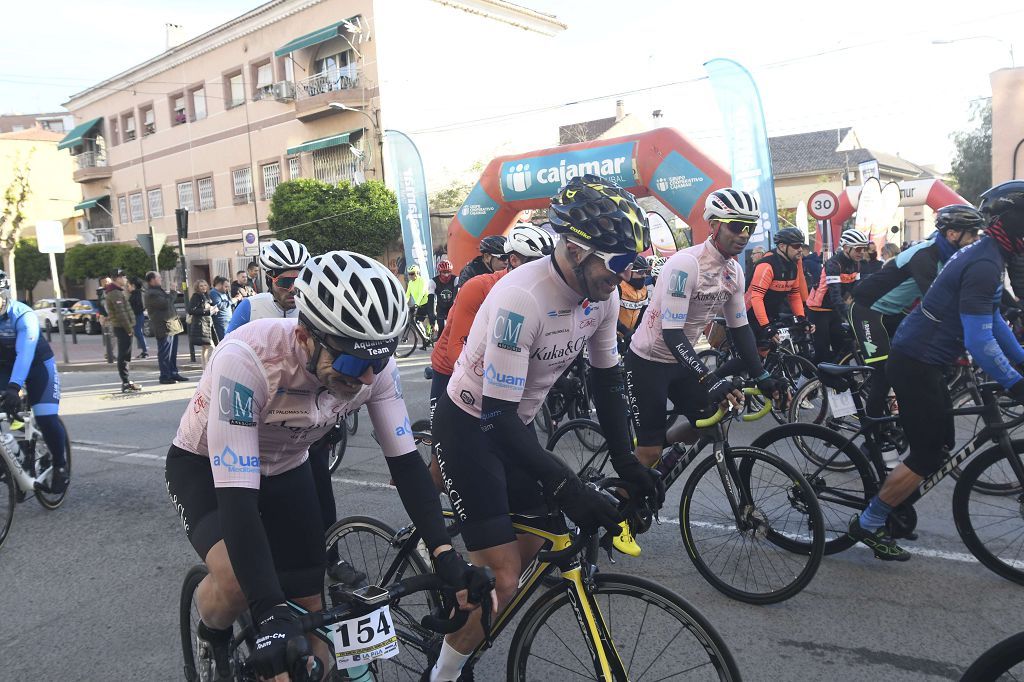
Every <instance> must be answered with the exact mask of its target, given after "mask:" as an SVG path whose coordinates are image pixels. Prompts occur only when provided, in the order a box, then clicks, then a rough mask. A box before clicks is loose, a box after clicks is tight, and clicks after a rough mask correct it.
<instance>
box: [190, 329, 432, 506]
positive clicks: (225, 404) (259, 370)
mask: <svg viewBox="0 0 1024 682" xmlns="http://www.w3.org/2000/svg"><path fill="white" fill-rule="evenodd" d="M296 325H297V321H296V320H294V319H280V318H269V319H263V320H255V321H253V322H250V323H249V324H246V325H245V326H243V327H239V328H238V329H236V330H235V331H233V332H231V335H230V336H229V337H227V338H225V339H224V341H223V342H222V343H221V344H220V345H219V346H217V350H216V351H214V353H213V357H212V358H211V359H210V364H209V365H208V366H207V368H206V370H205V371H204V372H203V376H202V378H201V379H200V380H199V386H197V387H196V392H195V395H193V396H192V400H191V401H190V402H189V405H188V407H187V408H186V410H185V414H184V415H182V417H181V422H180V423H179V424H178V433H177V435H176V436H175V437H174V444H175V445H176V446H178V447H179V448H181V449H183V450H187V451H189V452H193V453H195V454H197V455H203V456H206V457H210V460H211V466H212V467H213V482H214V485H215V486H216V487H235V488H253V489H258V488H259V487H260V476H261V475H263V476H274V475H276V474H281V473H284V472H286V471H290V470H291V469H294V468H295V467H297V466H299V465H300V464H302V463H303V462H305V461H306V457H307V456H308V454H309V446H310V445H312V444H313V443H315V442H316V441H317V440H319V439H320V438H321V437H322V436H323V435H324V434H326V433H327V432H328V430H330V429H331V427H333V426H334V425H335V424H338V423H340V422H341V421H342V420H343V419H344V418H345V415H347V414H348V413H350V412H355V411H356V410H358V409H359V407H360V406H362V405H364V404H365V405H366V406H367V411H368V412H369V413H370V421H371V422H372V423H373V428H374V432H375V433H376V436H377V440H378V441H379V442H380V447H381V450H383V452H384V455H385V456H387V457H397V456H399V455H404V454H406V453H409V452H414V451H415V450H416V445H415V443H414V442H413V439H412V428H411V426H410V424H409V414H408V411H407V410H406V407H405V402H404V401H403V400H402V384H401V379H400V378H399V374H398V366H397V365H396V364H395V361H394V360H391V361H390V362H389V363H388V364H387V366H386V367H385V368H384V371H382V372H381V373H380V374H378V375H376V376H375V377H374V381H373V384H371V385H369V386H363V387H362V388H361V389H360V391H359V392H358V393H356V394H355V395H354V396H353V397H352V398H351V399H350V400H348V401H342V400H339V399H338V398H336V397H335V396H334V395H333V394H332V393H330V392H329V391H328V390H327V389H326V388H325V387H324V386H323V385H322V384H321V383H320V381H319V380H318V379H317V378H316V377H315V376H313V375H312V374H310V373H309V372H308V371H307V370H306V364H307V363H308V362H309V354H308V353H307V352H306V349H305V348H303V347H302V346H300V345H299V342H298V340H297V339H296V338H295V327H296ZM211 406H212V407H211Z"/></svg>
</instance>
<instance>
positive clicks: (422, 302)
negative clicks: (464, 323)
mask: <svg viewBox="0 0 1024 682" xmlns="http://www.w3.org/2000/svg"><path fill="white" fill-rule="evenodd" d="M407 274H408V276H409V281H408V282H407V283H406V285H405V294H406V298H407V300H408V302H409V307H410V308H415V309H416V321H417V322H422V321H423V320H427V326H426V332H427V341H430V340H431V336H432V335H433V333H434V332H433V326H434V321H435V320H436V319H437V318H435V317H434V294H432V293H431V292H430V286H429V285H430V282H429V280H426V279H424V278H422V277H420V268H419V266H418V265H411V266H409V269H408V271H407Z"/></svg>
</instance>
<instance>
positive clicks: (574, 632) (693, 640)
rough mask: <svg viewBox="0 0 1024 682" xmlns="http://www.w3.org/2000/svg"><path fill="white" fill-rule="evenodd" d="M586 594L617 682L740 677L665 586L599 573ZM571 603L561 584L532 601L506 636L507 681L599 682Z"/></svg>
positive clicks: (702, 623)
mask: <svg viewBox="0 0 1024 682" xmlns="http://www.w3.org/2000/svg"><path fill="white" fill-rule="evenodd" d="M590 594H591V600H590V602H591V604H592V606H594V607H595V612H596V615H598V616H599V617H600V622H601V624H603V626H604V628H602V629H603V630H604V632H603V633H602V639H604V641H605V646H606V647H607V646H608V644H609V643H614V646H615V652H616V653H617V654H618V660H619V661H621V662H622V668H624V671H622V670H620V671H619V674H618V675H616V676H615V680H616V682H620V681H621V682H624V681H625V680H626V679H629V680H666V679H671V680H739V679H740V673H739V669H738V668H737V667H736V662H735V661H734V660H733V657H732V653H730V652H729V648H728V647H727V646H726V644H725V642H724V641H723V640H722V637H721V635H719V634H718V632H716V631H715V629H714V628H713V627H712V626H711V624H710V623H708V621H707V619H706V618H704V616H702V615H701V614H700V612H699V611H697V609H695V608H694V607H693V606H691V605H690V604H688V603H687V602H686V601H685V600H684V599H683V598H682V597H680V596H679V595H677V594H676V593H674V592H672V591H671V590H668V589H666V588H664V587H662V586H661V585H658V584H657V583H654V582H652V581H650V580H645V579H644V578H638V577H635V576H631V575H619V574H615V573H598V574H596V575H594V576H593V587H592V589H591V592H590ZM572 601H573V600H570V598H569V592H568V591H567V590H566V589H565V587H563V586H561V585H560V586H558V587H554V588H552V589H550V590H548V591H547V592H545V593H544V594H542V595H541V596H540V597H538V598H537V601H536V602H534V604H533V605H532V606H531V607H530V610H529V611H527V612H526V614H525V615H524V616H523V620H522V621H521V622H520V624H519V627H517V628H516V632H515V635H514V636H513V638H512V643H511V645H510V646H509V652H508V666H507V668H508V672H507V678H506V679H508V680H510V681H515V682H525V681H526V680H530V681H531V682H532V681H533V680H546V679H553V678H552V675H558V679H574V680H575V679H585V680H596V679H598V677H597V674H596V672H595V670H594V665H593V661H592V659H591V657H590V655H589V653H588V652H590V651H593V650H594V648H595V647H596V645H597V644H596V643H595V642H594V641H593V640H592V639H591V638H590V637H589V636H587V637H585V636H584V635H583V633H582V631H581V627H580V621H579V620H578V619H577V615H576V610H575V605H574V604H573V603H572ZM599 627H600V625H599ZM605 650H606V651H607V648H606V649H605ZM563 671H564V672H563ZM622 672H624V673H625V674H624V675H622V674H621V673H622Z"/></svg>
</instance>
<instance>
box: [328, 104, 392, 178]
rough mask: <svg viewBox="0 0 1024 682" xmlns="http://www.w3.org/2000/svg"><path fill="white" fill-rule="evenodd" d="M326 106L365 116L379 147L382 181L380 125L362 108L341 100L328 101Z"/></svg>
mask: <svg viewBox="0 0 1024 682" xmlns="http://www.w3.org/2000/svg"><path fill="white" fill-rule="evenodd" d="M327 106H329V107H330V108H331V109H337V110H338V111H354V112H355V113H357V114H362V115H363V116H365V117H366V119H367V120H368V121H369V122H370V126H371V127H372V130H373V131H374V132H375V133H376V135H377V144H378V146H379V148H380V156H379V159H380V179H381V181H383V180H384V137H383V136H382V135H381V134H380V126H379V125H378V124H377V121H376V120H374V118H373V116H370V115H369V114H368V113H366V112H365V111H363V110H362V109H356V108H355V107H350V106H349V105H347V104H342V103H341V102H328V103H327Z"/></svg>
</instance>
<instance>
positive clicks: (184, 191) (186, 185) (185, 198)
mask: <svg viewBox="0 0 1024 682" xmlns="http://www.w3.org/2000/svg"><path fill="white" fill-rule="evenodd" d="M178 208H187V209H188V210H190V211H194V210H196V198H195V194H194V193H193V192H192V181H191V180H186V181H185V182H179V183H178Z"/></svg>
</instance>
